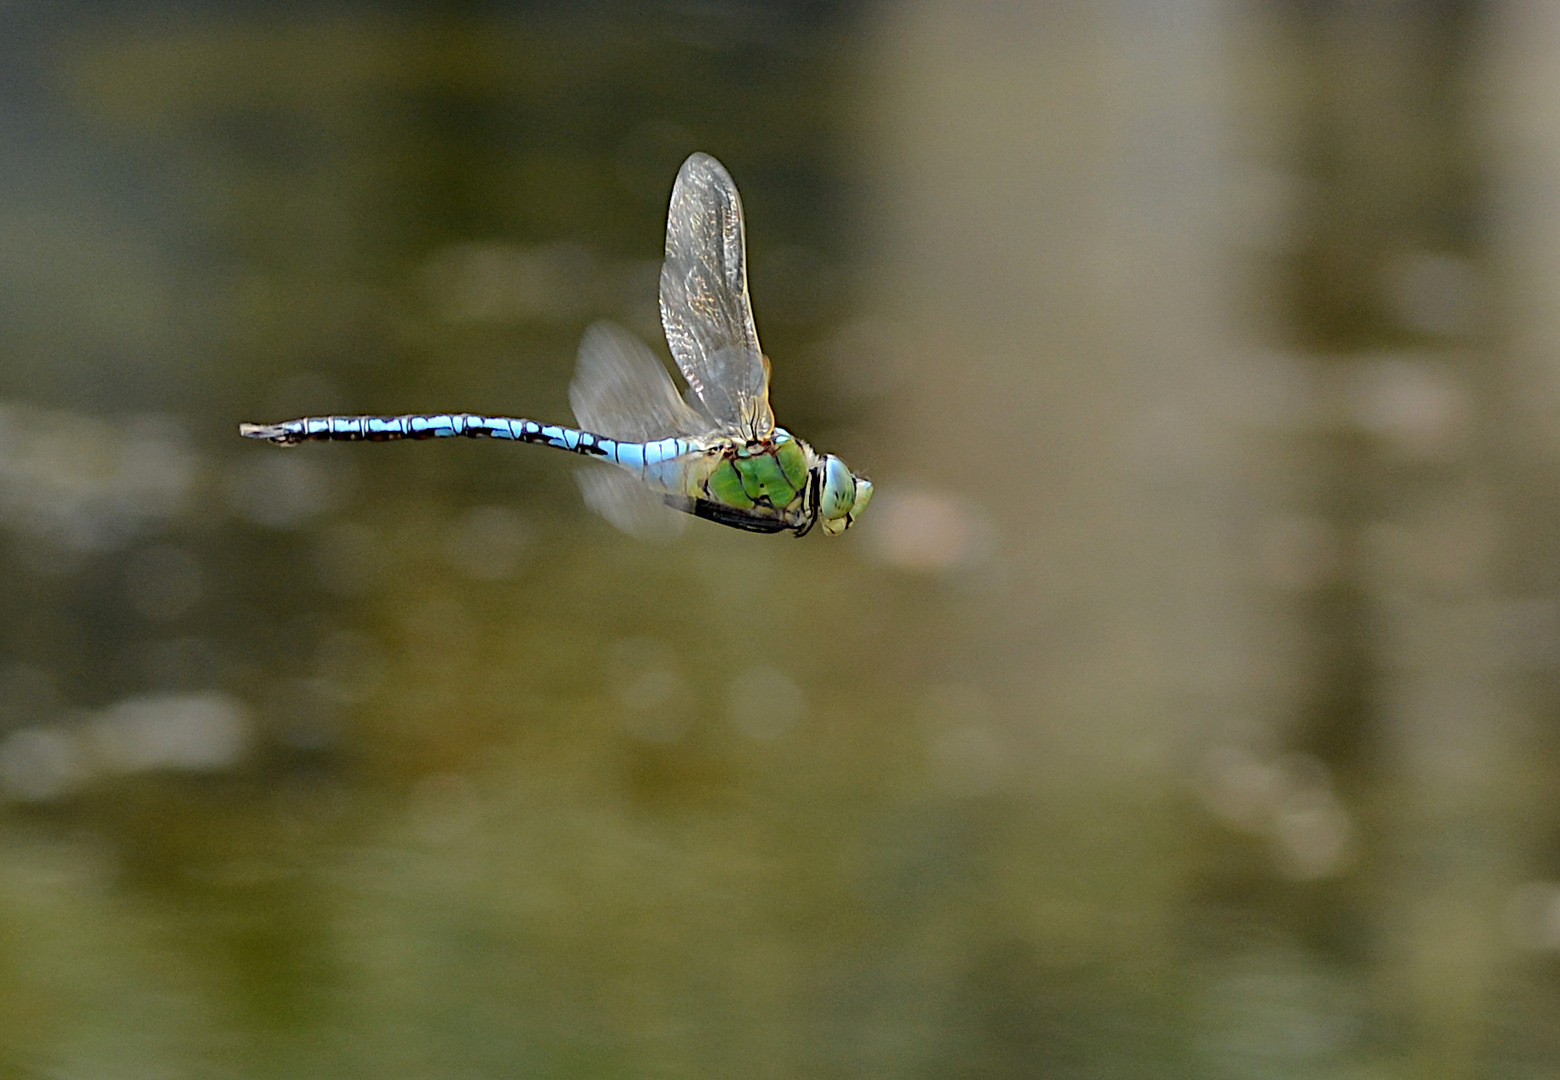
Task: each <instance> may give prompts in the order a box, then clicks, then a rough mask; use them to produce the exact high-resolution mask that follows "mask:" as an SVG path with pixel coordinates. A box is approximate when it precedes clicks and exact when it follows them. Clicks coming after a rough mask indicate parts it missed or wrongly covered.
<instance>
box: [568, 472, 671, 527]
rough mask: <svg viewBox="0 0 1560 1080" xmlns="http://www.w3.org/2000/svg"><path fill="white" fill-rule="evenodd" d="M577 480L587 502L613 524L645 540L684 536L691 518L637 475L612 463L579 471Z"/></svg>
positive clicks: (586, 503)
mask: <svg viewBox="0 0 1560 1080" xmlns="http://www.w3.org/2000/svg"><path fill="white" fill-rule="evenodd" d="M576 479H577V480H579V483H580V494H582V495H584V496H585V505H586V506H588V507H590V508H591V509H592V510H594V511H596V513H598V514H600V515H601V516H602V517H604V518H606V519H607V520H608V521H609V522H611V523H612V524H613V525H616V526H617V527H618V528H619V529H622V530H623V531H624V532H626V533H628V534H629V535H630V536H637V537H638V538H639V539H641V540H655V541H662V542H664V541H667V540H673V539H676V538H677V537H678V536H681V535H682V531H683V526H684V525H686V524H687V521H688V519H687V517H686V515H684V514H679V513H678V512H677V511H676V510H674V509H672V507H670V506H668V505H667V503H666V497H665V496H663V495H660V494H658V493H656V492H654V491H651V490H650V489H649V488H648V487H646V486H645V485H644V484H642V483H640V482H639V481H638V480H637V479H636V478H635V477H634V476H632V475H631V474H629V473H626V472H620V471H618V470H617V469H614V468H612V467H611V466H608V465H592V466H588V467H586V468H583V469H581V470H579V472H578V473H577V474H576Z"/></svg>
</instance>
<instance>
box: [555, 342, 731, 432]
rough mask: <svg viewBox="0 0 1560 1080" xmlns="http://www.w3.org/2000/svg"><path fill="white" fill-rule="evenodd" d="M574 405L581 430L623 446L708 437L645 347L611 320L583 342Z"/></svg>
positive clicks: (573, 389) (705, 427) (706, 425)
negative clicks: (651, 441)
mask: <svg viewBox="0 0 1560 1080" xmlns="http://www.w3.org/2000/svg"><path fill="white" fill-rule="evenodd" d="M569 404H570V405H571V406H572V407H573V408H574V419H575V421H576V422H577V423H578V424H579V426H580V427H582V428H584V429H585V430H586V431H593V432H595V433H596V434H597V435H606V436H607V437H609V438H613V439H617V440H618V441H619V442H647V441H649V440H652V439H664V438H667V437H669V436H672V435H682V436H690V435H702V434H705V433H707V432H708V430H709V426H710V424H709V421H708V420H706V419H705V418H703V417H701V416H700V415H699V414H698V413H696V412H695V411H694V410H693V409H692V407H690V406H689V405H688V403H687V402H686V401H684V400H683V399H682V397H681V396H679V395H678V393H677V387H676V386H675V385H674V384H673V383H672V377H671V375H670V374H668V373H667V370H666V368H665V367H664V366H662V364H661V361H660V360H658V359H656V356H655V354H654V353H652V352H651V351H650V349H649V348H648V347H647V346H646V345H645V343H644V342H642V341H640V340H639V339H638V338H636V337H635V336H634V335H633V334H630V333H629V332H628V331H626V330H624V329H622V328H620V327H617V326H614V325H612V324H611V323H607V322H599V323H595V324H593V325H591V326H590V327H589V328H587V329H586V331H585V336H584V337H583V338H581V339H580V352H579V359H578V361H577V362H576V364H575V367H574V381H573V382H571V383H570V384H569Z"/></svg>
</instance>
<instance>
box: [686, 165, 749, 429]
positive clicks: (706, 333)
mask: <svg viewBox="0 0 1560 1080" xmlns="http://www.w3.org/2000/svg"><path fill="white" fill-rule="evenodd" d="M745 243H746V241H745V237H744V235H743V224H742V200H741V199H740V198H739V197H738V195H737V188H736V185H735V184H734V183H732V180H731V176H730V175H729V174H728V173H727V172H726V170H725V169H724V168H723V167H722V166H721V164H720V162H718V161H716V160H715V159H714V158H712V157H710V156H709V155H708V154H694V155H693V156H692V157H690V158H689V159H688V160H687V161H685V162H683V167H682V169H681V170H680V171H679V172H678V173H677V183H676V184H675V185H674V186H673V187H672V202H671V206H670V208H669V209H668V210H667V214H666V261H665V262H664V263H663V264H662V266H661V323H662V325H663V326H664V327H665V328H666V343H667V345H669V346H670V347H671V350H672V357H673V359H675V360H676V361H677V366H678V367H679V368H680V369H681V370H682V373H683V377H684V378H686V379H687V380H688V386H689V388H690V389H691V390H692V391H693V394H694V396H695V397H696V398H697V399H698V401H699V403H700V404H701V405H702V406H703V407H704V409H705V411H707V412H708V413H709V415H710V418H711V419H712V420H713V421H714V422H715V424H716V426H717V428H718V429H719V430H720V431H721V432H723V433H725V434H728V435H735V436H739V437H741V438H745V439H761V438H766V437H767V436H768V435H769V434H770V432H771V431H773V430H774V426H775V421H774V416H773V414H772V413H771V412H770V411H769V370H768V364H767V363H766V361H765V360H764V356H763V353H762V352H761V351H760V349H759V346H758V331H757V330H756V329H754V326H753V310H752V305H751V304H750V303H749V301H748V291H747V253H746V250H745Z"/></svg>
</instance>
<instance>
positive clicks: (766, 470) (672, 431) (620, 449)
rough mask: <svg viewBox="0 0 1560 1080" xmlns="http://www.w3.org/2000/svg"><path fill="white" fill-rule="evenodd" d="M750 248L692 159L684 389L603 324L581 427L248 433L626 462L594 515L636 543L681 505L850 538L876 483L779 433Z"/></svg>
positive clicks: (679, 272) (531, 424)
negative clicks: (487, 444)
mask: <svg viewBox="0 0 1560 1080" xmlns="http://www.w3.org/2000/svg"><path fill="white" fill-rule="evenodd" d="M746 246H747V241H746V231H745V225H744V221H743V216H742V200H741V199H740V198H739V197H738V195H737V187H736V184H735V183H734V182H733V181H732V179H731V175H730V174H729V173H728V172H727V171H726V169H725V167H724V166H722V165H721V164H720V162H718V161H716V160H715V159H714V158H713V157H711V156H710V155H708V154H703V153H697V154H694V155H693V156H691V157H690V158H688V160H687V161H685V162H683V165H682V168H681V169H680V170H679V171H678V173H677V180H676V183H675V184H674V185H673V187H672V199H671V205H670V207H669V209H668V210H667V215H666V259H665V261H664V262H663V263H662V265H661V290H660V300H661V325H662V327H663V329H664V330H665V332H666V343H667V345H668V346H669V347H670V349H671V353H672V358H673V359H674V360H675V361H676V364H677V367H678V370H679V371H681V372H682V375H683V378H684V380H686V382H687V384H688V386H687V391H686V392H685V393H679V392H678V390H677V386H676V384H675V383H674V382H673V381H672V377H671V375H670V374H669V373H668V372H667V370H666V367H665V366H664V365H663V364H662V363H661V361H660V360H659V359H657V357H656V355H655V354H654V353H653V352H651V351H650V349H649V347H648V346H646V345H645V344H644V343H643V342H642V341H640V340H639V339H638V338H637V337H635V336H633V335H632V334H630V333H628V332H627V331H625V330H623V329H621V328H619V327H617V326H614V325H613V324H611V323H605V322H600V323H595V324H593V325H592V326H590V327H589V328H587V329H586V331H585V335H584V337H583V338H582V339H581V341H580V348H579V356H578V360H577V363H576V368H575V373H574V379H573V381H572V382H571V384H570V386H569V404H570V405H571V406H572V407H573V410H574V416H575V421H576V422H577V423H578V424H579V426H578V427H565V426H563V425H559V424H546V423H540V422H538V421H535V420H527V419H524V418H521V417H511V416H486V415H479V414H475V413H409V414H406V415H402V416H306V417H302V418H300V419H297V420H285V421H282V422H280V423H274V424H247V423H246V424H240V425H239V428H238V430H239V434H240V435H243V436H244V437H245V438H250V439H266V440H269V441H270V442H273V443H278V444H281V445H284V446H289V445H293V444H296V443H303V442H310V441H316V440H340V441H348V442H353V441H362V440H366V441H369V442H389V441H392V440H398V439H442V438H451V437H455V436H464V437H466V438H491V439H507V440H510V441H513V442H521V443H533V444H538V445H542V446H551V447H554V448H556V449H559V450H567V451H569V452H570V453H574V454H581V455H584V456H586V457H590V458H594V459H596V460H597V461H599V462H602V463H604V464H605V465H607V466H613V467H615V468H609V469H600V468H597V469H591V470H589V471H588V472H587V473H586V474H585V475H583V476H582V477H581V481H582V483H581V486H582V488H583V489H584V493H585V498H586V501H587V503H589V504H590V506H591V507H592V508H593V509H595V510H597V511H598V512H599V513H601V514H602V515H603V516H604V517H606V518H607V520H609V521H611V522H612V523H613V524H615V525H617V526H619V527H620V528H622V529H624V530H625V531H627V532H630V533H635V534H638V535H653V534H654V533H655V532H656V531H657V528H656V521H657V515H660V516H661V517H663V518H664V517H665V516H666V510H665V509H664V508H665V507H671V508H672V509H673V510H676V511H681V512H682V513H684V514H690V515H692V516H694V517H698V518H703V519H705V520H708V521H713V522H716V523H718V524H721V525H726V526H730V527H732V528H736V529H744V530H747V531H749V532H757V533H782V532H790V533H793V534H795V535H797V536H804V535H806V534H807V533H808V532H810V531H811V530H812V529H813V528H814V527H815V526H816V527H818V528H820V529H822V531H823V532H824V533H825V534H827V535H829V536H837V535H839V534H840V533H842V532H844V531H845V530H846V529H848V528H850V527H851V525H853V524H854V523H855V521H856V518H857V517H858V516H859V515H860V514H861V512H862V511H863V510H864V509H865V508H866V506H867V503H868V502H869V501H871V499H872V482H871V481H870V480H868V479H867V478H866V477H864V476H861V475H859V474H857V473H854V472H852V471H851V470H850V469H849V468H848V467H847V466H846V465H845V463H844V462H843V461H841V460H840V459H839V458H838V457H836V456H834V455H833V454H820V453H818V452H817V451H815V450H814V449H813V448H812V447H811V446H809V445H808V444H807V443H806V442H804V441H803V440H801V439H799V438H797V437H796V436H795V435H792V434H791V433H790V432H789V431H787V430H786V429H785V428H782V427H777V426H776V425H775V418H774V414H773V412H771V410H770V406H769V375H770V365H769V358H768V357H767V356H765V355H764V353H763V351H762V350H761V349H760V348H759V344H758V332H757V330H756V329H755V327H754V324H753V310H752V304H751V301H750V300H749V298H748V287H747V250H746ZM673 520H675V516H673ZM682 520H686V518H684V519H682Z"/></svg>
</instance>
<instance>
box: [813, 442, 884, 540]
mask: <svg viewBox="0 0 1560 1080" xmlns="http://www.w3.org/2000/svg"><path fill="white" fill-rule="evenodd" d="M871 497H872V482H871V481H870V480H864V479H862V478H860V477H857V476H856V475H855V474H854V473H852V472H851V471H850V469H848V468H847V467H846V466H845V463H844V462H843V461H841V460H840V459H839V458H837V457H835V456H834V455H833V454H825V455H824V458H823V484H822V487H821V489H820V490H819V492H818V517H819V524H821V525H822V526H823V531H824V532H826V533H828V534H829V535H830V536H837V535H839V534H840V533H842V532H844V531H845V530H846V529H848V528H850V527H851V525H852V524H853V523H854V522H855V520H856V515H857V514H859V513H860V512H861V510H862V508H863V507H864V506H866V504H867V500H868V499H870V498H871Z"/></svg>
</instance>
